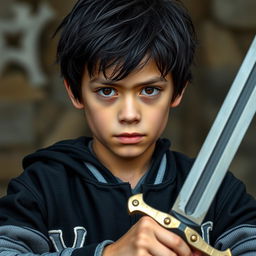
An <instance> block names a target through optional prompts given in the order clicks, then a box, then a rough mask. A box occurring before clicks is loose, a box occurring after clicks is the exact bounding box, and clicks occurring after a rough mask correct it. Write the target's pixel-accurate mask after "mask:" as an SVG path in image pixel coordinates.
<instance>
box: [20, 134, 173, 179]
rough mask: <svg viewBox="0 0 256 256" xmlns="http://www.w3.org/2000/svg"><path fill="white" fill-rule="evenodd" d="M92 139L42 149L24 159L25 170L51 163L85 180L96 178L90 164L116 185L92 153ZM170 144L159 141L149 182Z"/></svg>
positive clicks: (82, 139)
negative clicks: (90, 170)
mask: <svg viewBox="0 0 256 256" xmlns="http://www.w3.org/2000/svg"><path fill="white" fill-rule="evenodd" d="M91 140H92V138H88V137H80V138H77V139H74V140H64V141H60V142H58V143H56V144H54V145H52V146H49V147H47V148H43V149H40V150H38V151H36V152H35V153H33V154H30V155H28V156H26V157H25V158H24V159H23V168H24V169H28V168H29V167H31V166H35V165H40V163H44V164H46V163H49V165H54V163H55V164H57V165H58V164H60V165H62V166H65V169H66V170H68V172H72V173H74V174H76V175H79V176H82V177H83V178H87V179H88V178H94V177H93V175H92V174H91V173H90V172H89V171H88V168H87V167H86V165H85V163H89V164H90V165H93V166H94V167H95V168H97V169H98V170H99V171H100V173H101V174H102V175H103V176H104V178H105V179H106V180H107V182H108V183H116V182H117V180H116V177H114V175H113V174H112V173H111V172H110V171H109V170H108V169H107V168H106V167H105V166H104V165H102V164H101V163H100V162H99V161H98V159H97V157H96V156H95V155H94V154H93V153H92V152H91V150H90V148H89V143H90V141H91ZM169 147H170V142H169V140H167V139H159V140H158V141H157V144H156V148H155V151H154V153H153V157H152V160H153V161H152V164H151V167H150V170H149V172H148V177H147V180H148V181H150V180H152V179H154V178H155V175H156V174H154V172H153V171H152V170H155V169H157V168H158V166H159V165H160V162H161V159H162V157H163V155H164V154H165V153H166V152H167V151H168V150H169Z"/></svg>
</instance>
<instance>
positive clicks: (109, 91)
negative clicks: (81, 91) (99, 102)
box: [97, 87, 117, 97]
mask: <svg viewBox="0 0 256 256" xmlns="http://www.w3.org/2000/svg"><path fill="white" fill-rule="evenodd" d="M97 93H98V94H99V95H100V96H103V97H113V96H116V95H117V91H116V89H114V88H111V87H104V88H99V89H98V90H97Z"/></svg>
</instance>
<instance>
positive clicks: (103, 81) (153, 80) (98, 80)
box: [90, 77, 167, 86]
mask: <svg viewBox="0 0 256 256" xmlns="http://www.w3.org/2000/svg"><path fill="white" fill-rule="evenodd" d="M159 82H164V83H166V82H167V80H166V79H165V78H164V77H153V78H151V79H149V80H146V81H143V82H140V83H137V84H135V85H136V86H139V85H149V84H155V83H159ZM90 83H100V84H103V85H118V82H117V81H114V80H111V79H102V78H94V79H92V80H90Z"/></svg>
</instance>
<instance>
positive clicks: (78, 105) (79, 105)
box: [64, 79, 84, 109]
mask: <svg viewBox="0 0 256 256" xmlns="http://www.w3.org/2000/svg"><path fill="white" fill-rule="evenodd" d="M64 85H65V88H66V91H67V93H68V96H69V98H70V100H71V102H72V104H73V106H74V107H75V108H77V109H82V108H84V104H83V103H82V102H80V101H79V100H78V99H76V98H75V96H74V94H73V92H72V90H71V88H70V86H69V84H68V82H67V80H65V79H64Z"/></svg>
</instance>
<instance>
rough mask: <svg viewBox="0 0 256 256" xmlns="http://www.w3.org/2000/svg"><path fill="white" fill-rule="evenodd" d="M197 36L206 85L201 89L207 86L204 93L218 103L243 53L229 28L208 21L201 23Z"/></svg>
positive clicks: (233, 76)
mask: <svg viewBox="0 0 256 256" xmlns="http://www.w3.org/2000/svg"><path fill="white" fill-rule="evenodd" d="M199 37H200V41H201V42H200V43H201V46H200V49H199V59H200V65H201V67H200V69H201V70H202V74H201V75H202V77H203V78H204V79H203V82H204V84H206V85H207V86H202V89H204V88H207V91H205V93H206V95H211V98H216V99H217V101H218V103H219V102H222V100H223V97H220V95H225V94H226V92H227V90H228V88H229V87H230V85H231V83H232V82H233V80H234V78H235V75H236V73H237V71H238V69H239V67H240V65H241V64H242V61H243V53H242V51H241V50H240V47H239V45H238V43H237V41H236V38H235V36H234V35H233V34H232V33H231V32H230V31H229V30H226V29H224V28H222V27H220V26H218V25H216V24H214V23H212V22H210V21H208V22H206V23H204V24H203V25H202V27H201V29H200V34H199ZM219 98H220V100H221V101H220V100H219Z"/></svg>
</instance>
